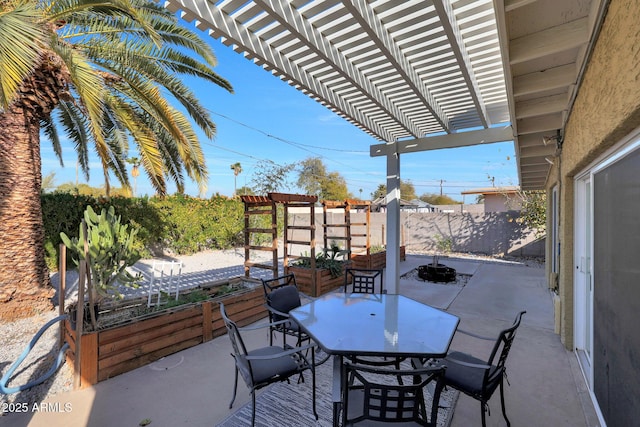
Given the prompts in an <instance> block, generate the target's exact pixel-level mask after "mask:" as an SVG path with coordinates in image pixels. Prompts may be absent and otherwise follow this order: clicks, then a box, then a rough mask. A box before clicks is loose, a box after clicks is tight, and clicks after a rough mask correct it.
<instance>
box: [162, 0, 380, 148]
mask: <svg viewBox="0 0 640 427" xmlns="http://www.w3.org/2000/svg"><path fill="white" fill-rule="evenodd" d="M165 7H166V8H167V9H168V10H170V11H172V12H176V11H178V10H181V11H182V12H183V13H182V19H185V20H187V21H190V20H193V19H196V17H197V23H196V26H197V27H198V28H200V29H201V30H204V29H208V30H209V31H210V32H211V33H212V36H214V37H223V38H225V39H226V43H225V44H235V45H237V46H241V47H242V50H243V51H244V52H245V53H246V54H247V55H248V56H249V58H255V60H254V61H255V62H256V63H258V64H259V65H262V66H263V67H264V68H265V69H277V70H278V71H279V72H280V73H281V74H283V75H284V76H285V77H286V78H287V79H288V80H290V81H292V82H293V83H294V84H295V85H297V86H299V89H301V90H302V91H305V92H308V93H311V94H313V97H315V98H318V99H322V100H324V101H325V102H327V103H328V104H329V105H328V106H329V108H331V109H333V110H334V111H335V112H336V114H338V115H341V116H343V117H345V118H349V117H353V118H354V119H355V120H357V121H358V122H360V123H362V124H363V125H364V126H366V129H363V130H365V131H368V132H371V133H372V135H373V136H374V137H376V138H378V139H382V140H389V139H392V137H391V134H389V133H388V132H387V131H386V130H384V129H383V128H381V127H380V126H379V125H378V124H377V123H375V122H374V121H372V120H370V119H369V117H367V116H366V115H365V114H362V113H361V112H360V110H359V109H358V108H354V107H351V106H350V104H349V102H348V101H347V100H345V99H344V98H343V97H341V96H340V94H337V93H335V92H334V91H332V90H331V89H330V88H329V87H328V86H327V85H326V84H325V83H324V82H323V81H322V80H318V79H314V78H312V77H311V76H310V75H309V74H308V73H307V72H306V71H305V70H304V69H302V68H301V67H299V66H298V65H297V64H296V63H295V62H293V61H291V60H289V58H287V57H286V56H285V55H282V54H281V53H280V52H278V51H277V50H276V49H273V48H272V47H271V46H270V45H268V44H266V43H264V42H262V41H261V40H260V39H259V38H258V37H257V36H256V35H254V34H253V33H251V32H249V31H247V29H246V27H244V26H242V25H239V24H238V22H237V21H235V20H234V19H232V18H230V17H229V16H228V15H226V14H224V13H223V12H222V11H221V10H220V9H219V8H218V7H216V6H215V5H214V4H212V3H210V2H208V1H206V0H170V1H167V2H166V3H165Z"/></svg>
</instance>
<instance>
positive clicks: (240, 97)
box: [42, 34, 518, 202]
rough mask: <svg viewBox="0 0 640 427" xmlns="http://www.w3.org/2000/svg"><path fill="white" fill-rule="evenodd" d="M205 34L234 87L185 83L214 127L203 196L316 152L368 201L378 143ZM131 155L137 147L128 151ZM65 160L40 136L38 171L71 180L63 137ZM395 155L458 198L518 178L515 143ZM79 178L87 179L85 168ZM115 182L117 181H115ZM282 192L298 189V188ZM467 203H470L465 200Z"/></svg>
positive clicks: (412, 172)
mask: <svg viewBox="0 0 640 427" xmlns="http://www.w3.org/2000/svg"><path fill="white" fill-rule="evenodd" d="M202 36H203V37H204V38H205V39H206V40H208V41H209V42H210V44H211V45H212V46H213V49H214V51H215V53H216V56H217V57H218V62H219V65H218V67H217V68H216V71H217V72H218V74H219V75H221V76H222V77H224V78H226V79H227V80H229V81H230V82H231V84H232V85H233V87H234V91H235V93H234V94H229V93H227V92H226V91H224V90H223V89H221V88H219V87H217V86H213V85H205V84H203V83H201V82H198V81H193V84H190V85H191V87H192V88H193V89H194V91H195V92H196V94H197V95H198V97H199V98H200V100H201V102H202V103H203V104H204V105H205V107H206V108H208V109H209V110H210V111H211V113H212V117H213V120H214V121H215V123H216V125H217V129H218V132H217V136H216V138H215V139H214V140H213V141H211V140H208V139H207V138H205V137H204V136H202V139H201V144H202V148H203V151H204V153H205V156H206V161H207V167H208V168H209V185H208V191H207V194H206V196H207V197H210V196H211V195H212V194H215V193H220V194H223V195H228V196H230V195H232V194H233V191H234V175H233V171H232V170H231V168H230V166H231V164H233V163H235V162H240V164H241V165H242V170H243V171H242V173H241V174H240V175H239V176H238V178H237V186H238V187H241V186H243V185H245V184H246V185H250V184H251V180H252V179H253V176H254V172H255V165H256V164H257V163H258V162H259V161H260V160H265V159H269V160H272V161H274V162H276V163H294V162H299V161H301V160H304V159H306V158H308V157H321V158H322V160H323V162H324V164H325V165H326V167H327V170H328V171H329V172H333V171H336V172H339V173H340V175H342V176H343V177H344V178H345V180H346V182H347V185H348V187H349V191H350V192H351V193H352V194H353V195H354V196H355V197H360V195H361V196H362V198H365V199H367V198H369V197H370V195H371V193H372V192H373V191H375V190H376V188H377V187H378V185H379V184H384V183H386V161H385V158H384V157H370V156H369V147H370V146H371V145H373V144H378V143H380V142H379V141H377V140H375V139H374V138H372V137H370V136H368V135H367V134H365V133H364V132H362V131H361V130H359V129H357V128H356V127H355V126H353V125H351V124H350V123H348V122H347V121H345V120H344V119H342V118H340V117H339V116H337V115H336V114H334V113H333V112H331V111H330V110H328V109H327V108H325V107H323V106H322V105H320V104H319V103H317V102H315V101H313V100H312V99H310V98H308V97H307V96H306V95H304V94H302V93H301V92H299V91H297V90H296V89H295V88H293V87H291V86H289V85H288V84H286V83H285V82H283V81H281V80H280V79H279V78H277V77H275V76H273V75H272V74H271V73H269V72H267V71H266V70H264V69H262V68H261V67H259V66H257V65H255V64H253V62H251V61H249V60H247V59H245V58H244V57H243V56H242V55H239V54H237V53H236V52H234V51H233V50H232V49H231V48H228V47H226V46H224V45H223V44H221V43H220V42H218V41H217V40H215V39H213V38H210V37H208V36H206V35H205V34H202ZM132 149H134V147H133V146H132ZM135 155H136V153H135V152H134V151H132V152H131V153H130V156H135ZM93 159H94V160H93V161H92V162H91V171H90V181H89V184H90V185H92V186H101V185H103V183H104V179H103V175H102V170H101V168H100V165H99V164H98V162H97V160H95V157H93ZM63 160H64V165H65V167H64V168H62V167H60V164H59V162H58V160H57V159H56V158H55V156H54V154H53V150H52V148H51V144H50V143H49V142H48V141H46V140H43V141H42V173H43V175H46V174H48V173H49V172H51V171H54V172H55V184H56V185H60V184H63V183H67V182H75V181H76V166H75V165H76V154H75V151H74V150H73V148H72V147H71V146H67V147H64V143H63ZM400 161H401V163H400V164H401V174H402V179H403V180H406V181H411V182H412V183H413V185H414V186H415V188H416V194H417V195H422V194H424V193H440V188H441V187H440V186H441V185H442V192H443V193H445V194H447V195H449V196H451V197H453V198H454V199H456V200H460V201H462V200H463V199H462V196H461V195H460V192H461V191H464V190H469V189H473V188H478V187H489V186H491V181H490V178H489V177H494V179H495V180H494V182H495V185H496V186H501V185H517V183H518V182H517V172H516V163H515V157H514V147H513V143H512V142H509V143H497V144H488V145H483V146H474V147H465V148H455V149H448V150H438V151H429V152H423V153H412V154H406V155H402V156H401V160H400ZM296 179H297V175H296V174H295V173H294V174H292V176H291V181H292V182H295V180H296ZM441 180H442V183H441ZM79 182H80V183H83V182H85V180H84V178H83V176H82V174H80V176H79ZM132 182H133V181H132ZM112 185H114V186H118V185H119V184H118V183H117V182H115V181H114V182H112ZM136 188H137V193H136V194H137V195H144V194H148V195H152V194H153V189H152V187H151V185H150V184H149V182H148V180H147V179H146V178H145V177H144V172H143V173H141V175H140V177H139V178H138V180H137V184H136ZM360 190H362V192H360ZM173 191H175V188H174V187H170V192H173ZM285 191H287V192H292V193H299V192H302V191H301V190H300V189H298V188H296V187H295V186H292V187H290V188H289V189H287V190H285ZM186 192H187V193H188V194H191V195H194V196H195V195H197V193H198V191H197V186H196V185H195V184H194V183H193V182H191V181H188V182H187V185H186ZM465 201H466V202H473V200H469V198H467V199H466V200H465Z"/></svg>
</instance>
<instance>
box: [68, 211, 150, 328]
mask: <svg viewBox="0 0 640 427" xmlns="http://www.w3.org/2000/svg"><path fill="white" fill-rule="evenodd" d="M84 220H85V222H86V235H85V228H84V226H83V225H82V224H81V225H80V231H79V233H78V235H79V237H72V238H70V237H69V236H67V235H66V234H65V233H60V238H61V239H62V242H63V243H64V244H65V245H66V246H67V247H68V248H69V249H70V250H71V251H72V253H73V262H74V263H75V264H76V265H78V266H79V265H80V261H87V264H88V266H89V269H90V271H91V275H90V277H89V283H90V286H89V303H90V304H93V303H96V304H99V303H100V302H101V301H102V300H103V299H105V298H122V294H121V293H120V292H119V291H118V287H119V286H126V287H130V288H137V287H138V282H139V281H140V279H141V278H142V275H141V274H137V275H134V274H131V272H129V271H128V270H127V268H128V267H131V266H132V265H134V264H135V263H136V262H137V261H138V260H139V259H140V255H139V253H138V251H137V250H136V249H135V248H134V244H135V243H134V240H135V236H136V234H137V232H138V231H137V230H136V229H134V228H129V225H128V224H123V223H122V222H121V219H120V216H116V214H115V209H114V208H113V206H109V208H108V209H102V212H101V213H100V215H98V214H97V213H96V212H95V211H94V210H93V208H92V207H91V206H87V208H86V210H85V211H84ZM85 243H86V252H85ZM91 321H92V324H93V327H94V329H95V327H96V323H95V316H94V313H93V312H91Z"/></svg>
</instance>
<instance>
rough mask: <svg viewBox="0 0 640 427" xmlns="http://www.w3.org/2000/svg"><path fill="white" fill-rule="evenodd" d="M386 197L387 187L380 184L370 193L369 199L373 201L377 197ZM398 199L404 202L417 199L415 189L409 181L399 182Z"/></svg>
mask: <svg viewBox="0 0 640 427" xmlns="http://www.w3.org/2000/svg"><path fill="white" fill-rule="evenodd" d="M386 195H387V186H386V185H385V184H380V185H378V188H376V191H374V192H373V193H371V198H372V199H374V200H375V199H377V198H378V197H384V196H386ZM400 197H401V198H403V199H404V200H413V199H417V198H418V196H416V188H415V187H414V186H413V183H411V181H406V182H405V181H402V180H400Z"/></svg>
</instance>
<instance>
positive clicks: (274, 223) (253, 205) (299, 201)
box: [240, 193, 318, 278]
mask: <svg viewBox="0 0 640 427" xmlns="http://www.w3.org/2000/svg"><path fill="white" fill-rule="evenodd" d="M240 199H241V200H242V202H243V203H244V225H245V227H244V228H245V230H244V256H245V261H244V274H245V276H246V277H249V276H250V273H251V268H262V269H268V270H271V271H272V272H273V277H274V278H275V277H277V276H278V214H277V204H282V205H283V207H284V232H283V243H284V260H283V264H284V268H285V271H286V270H287V266H288V265H289V260H290V259H295V258H299V256H298V255H292V254H290V253H289V245H290V244H296V245H303V246H308V247H309V253H310V259H311V264H312V266H311V267H312V268H315V246H316V237H315V230H316V226H315V204H316V202H317V201H318V198H317V197H316V196H308V195H302V194H285V193H268V194H267V195H266V196H240ZM291 208H304V209H306V210H308V212H309V223H308V224H302V225H299V224H290V222H289V215H290V211H289V210H290V209H291ZM261 215H270V216H271V228H260V227H252V224H251V222H252V221H251V218H252V217H254V216H261ZM301 233H303V234H304V236H305V237H301ZM260 234H262V235H268V236H270V239H271V245H270V246H267V245H253V244H252V237H253V236H255V235H260ZM257 240H258V241H259V240H260V239H257ZM251 251H269V252H271V254H272V262H271V264H265V263H261V262H255V261H253V260H252V259H251Z"/></svg>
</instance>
